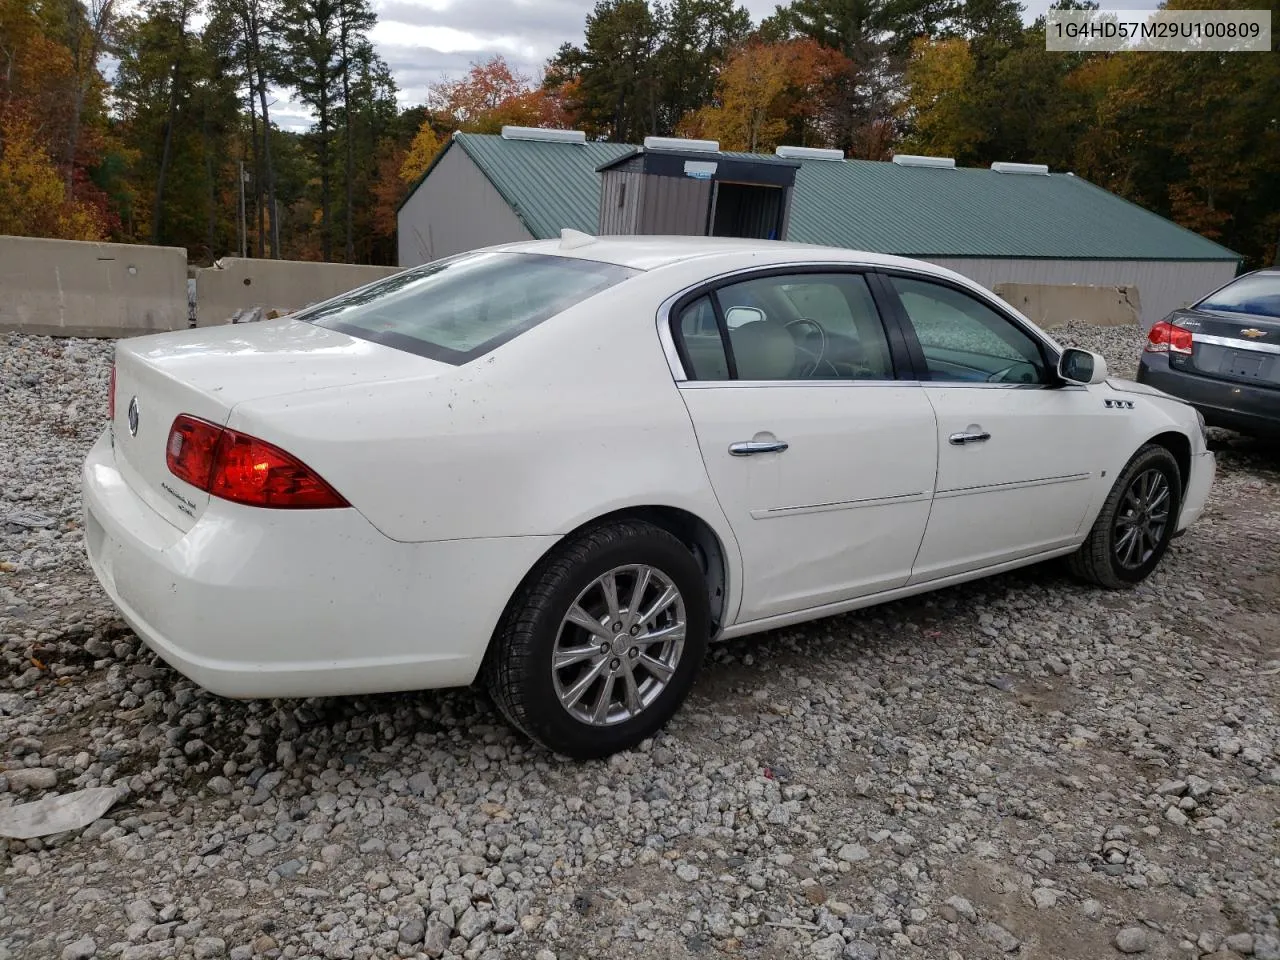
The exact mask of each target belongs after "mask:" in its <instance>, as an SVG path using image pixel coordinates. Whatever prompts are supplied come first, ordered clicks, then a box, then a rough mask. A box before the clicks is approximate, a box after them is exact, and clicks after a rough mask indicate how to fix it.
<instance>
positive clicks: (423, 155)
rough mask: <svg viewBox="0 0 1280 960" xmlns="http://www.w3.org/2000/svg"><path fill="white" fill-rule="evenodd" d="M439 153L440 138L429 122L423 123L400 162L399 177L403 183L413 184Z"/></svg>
mask: <svg viewBox="0 0 1280 960" xmlns="http://www.w3.org/2000/svg"><path fill="white" fill-rule="evenodd" d="M439 152H440V138H439V137H438V136H436V132H435V129H434V128H433V127H432V126H431V121H430V120H425V121H423V124H422V127H421V128H420V129H419V130H418V133H417V134H416V135H415V136H414V138H413V143H411V144H410V145H409V149H408V151H407V152H405V153H404V155H403V156H402V158H401V160H400V166H399V171H398V172H399V177H400V179H401V180H402V181H404V182H405V183H413V182H415V181H416V180H417V179H418V178H419V177H421V176H422V175H423V174H424V173H426V172H427V168H428V167H429V166H431V162H432V161H433V160H435V158H436V154H437V153H439Z"/></svg>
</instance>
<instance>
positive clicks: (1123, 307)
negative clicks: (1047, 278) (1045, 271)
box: [994, 283, 1142, 330]
mask: <svg viewBox="0 0 1280 960" xmlns="http://www.w3.org/2000/svg"><path fill="white" fill-rule="evenodd" d="M994 291H995V294H996V296H998V297H1000V298H1001V299H1002V300H1004V301H1005V302H1006V303H1008V304H1010V305H1012V306H1013V307H1015V308H1016V309H1018V310H1020V311H1021V312H1022V313H1024V314H1026V316H1027V317H1029V318H1030V319H1031V320H1032V321H1033V322H1034V323H1035V324H1036V325H1037V326H1039V327H1040V328H1041V329H1044V330H1051V329H1053V328H1054V327H1061V326H1063V325H1064V324H1067V323H1069V322H1071V321H1072V320H1078V321H1080V322H1082V323H1091V324H1093V325H1094V326H1098V327H1121V326H1137V325H1138V318H1139V317H1140V316H1141V315H1142V305H1141V302H1140V300H1139V297H1138V288H1137V287H1091V286H1085V285H1083V284H1047V283H998V284H996V285H995V288H994Z"/></svg>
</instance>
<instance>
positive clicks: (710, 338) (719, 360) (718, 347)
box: [679, 297, 729, 380]
mask: <svg viewBox="0 0 1280 960" xmlns="http://www.w3.org/2000/svg"><path fill="white" fill-rule="evenodd" d="M679 329H680V340H681V343H682V344H683V346H684V354H685V362H686V363H687V364H688V366H689V368H690V369H689V370H688V374H689V377H690V378H691V379H693V380H728V379H729V361H728V358H727V357H726V356H725V350H724V341H723V340H721V339H720V328H719V327H718V326H717V325H716V314H715V309H714V308H713V307H712V306H711V298H710V297H699V298H698V299H697V300H695V301H693V303H691V304H689V305H688V306H687V307H685V308H684V310H682V311H681V312H680V321H679Z"/></svg>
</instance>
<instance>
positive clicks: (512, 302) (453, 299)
mask: <svg viewBox="0 0 1280 960" xmlns="http://www.w3.org/2000/svg"><path fill="white" fill-rule="evenodd" d="M638 272H639V271H636V270H632V269H630V268H628V267H620V266H617V265H615V264H611V263H598V262H596V261H594V260H580V259H576V258H573V257H557V256H551V255H547V254H532V253H508V252H492V251H484V252H479V253H468V254H462V255H461V256H457V257H451V258H449V259H447V260H438V261H436V262H434V263H428V264H425V265H424V266H421V267H414V268H411V269H409V270H405V271H404V272H402V273H397V274H395V275H394V276H391V277H387V278H386V279H384V280H379V281H377V282H375V283H371V284H369V285H368V286H365V287H361V288H359V289H357V290H352V291H351V292H350V293H346V294H343V295H341V296H338V297H335V298H334V299H332V300H328V301H326V302H324V303H321V304H318V305H316V306H314V307H311V308H310V309H307V310H303V311H302V312H300V313H298V314H297V315H296V319H298V320H304V321H306V322H308V323H314V324H316V325H317V326H320V327H327V328H329V329H331V330H339V331H341V332H343V333H347V334H350V335H351V336H353V337H360V338H361V339H363V340H372V341H373V342H375V343H381V344H384V345H385V346H389V347H396V348H397V349H400V350H407V351H408V352H410V353H417V354H421V355H422V356H426V357H430V358H432V359H433V360H442V361H444V362H445V363H453V364H461V363H466V362H467V361H468V360H474V359H475V358H476V357H478V356H482V355H483V354H485V353H488V352H489V351H490V350H493V349H494V348H495V347H498V346H500V345H501V344H503V343H506V342H507V341H508V340H512V339H514V338H515V337H517V336H519V335H520V334H522V333H524V332H525V331H526V330H529V329H531V328H533V327H535V326H537V325H538V324H539V323H542V322H543V321H544V320H547V319H549V318H550V317H554V316H555V315H556V314H558V313H563V312H564V311H565V310H567V309H569V308H570V307H572V306H575V305H576V304H578V303H581V302H582V301H584V300H586V299H587V298H588V297H592V296H595V295H596V294H597V293H600V292H601V291H602V290H606V289H608V288H609V287H612V286H614V285H615V284H617V283H620V282H622V281H623V280H625V279H627V278H628V277H631V276H634V275H635V274H636V273H638Z"/></svg>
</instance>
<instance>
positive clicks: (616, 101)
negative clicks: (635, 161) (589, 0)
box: [548, 0, 666, 142]
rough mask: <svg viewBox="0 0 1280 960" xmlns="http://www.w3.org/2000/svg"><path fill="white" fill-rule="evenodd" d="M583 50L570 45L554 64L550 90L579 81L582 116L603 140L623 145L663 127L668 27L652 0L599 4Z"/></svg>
mask: <svg viewBox="0 0 1280 960" xmlns="http://www.w3.org/2000/svg"><path fill="white" fill-rule="evenodd" d="M585 34H586V39H585V42H584V44H583V46H582V47H580V48H579V47H574V46H571V45H569V44H565V45H564V46H562V47H561V48H560V50H559V52H558V53H557V54H556V56H555V57H554V58H553V59H552V61H551V63H550V64H549V66H548V86H549V87H550V88H551V89H553V90H554V89H559V88H561V87H563V85H564V84H566V83H569V82H576V83H577V90H578V98H579V103H580V107H579V110H580V117H581V120H582V122H583V124H584V125H585V126H587V127H588V129H589V131H590V132H591V133H592V134H594V135H597V136H604V137H608V138H609V139H612V140H617V141H621V142H628V141H634V140H637V139H639V138H641V137H643V136H644V135H645V134H654V133H660V132H666V131H664V130H663V128H662V127H661V126H660V123H659V119H660V111H659V88H660V69H661V67H660V63H659V60H658V51H659V47H660V45H661V38H662V24H661V23H660V21H659V18H658V17H657V16H656V15H655V13H654V11H653V10H651V9H650V7H649V4H648V2H647V0H598V2H597V3H596V6H595V9H594V10H592V11H591V13H589V14H588V15H587V22H586V29H585Z"/></svg>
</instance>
